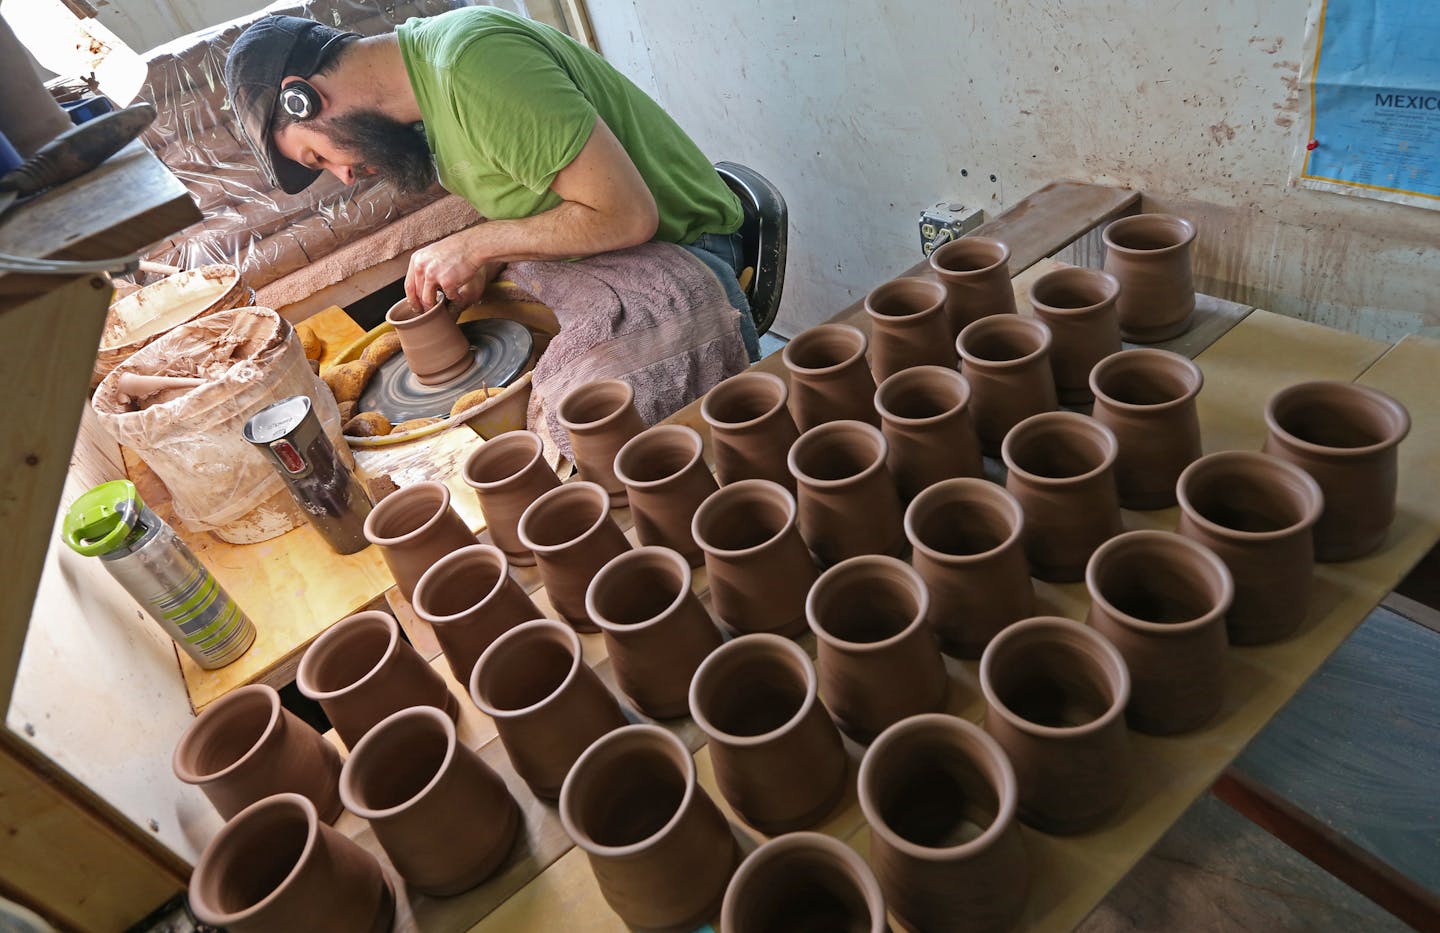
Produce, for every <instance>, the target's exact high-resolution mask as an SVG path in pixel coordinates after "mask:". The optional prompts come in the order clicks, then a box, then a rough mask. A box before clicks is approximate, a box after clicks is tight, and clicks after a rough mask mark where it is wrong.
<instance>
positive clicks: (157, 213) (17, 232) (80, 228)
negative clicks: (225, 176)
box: [0, 142, 200, 313]
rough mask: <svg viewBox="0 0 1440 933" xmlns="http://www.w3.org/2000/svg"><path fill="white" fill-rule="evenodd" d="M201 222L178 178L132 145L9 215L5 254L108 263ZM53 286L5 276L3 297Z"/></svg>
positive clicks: (0, 232)
mask: <svg viewBox="0 0 1440 933" xmlns="http://www.w3.org/2000/svg"><path fill="white" fill-rule="evenodd" d="M199 220H200V210H199V208H197V207H196V206H195V201H194V199H193V198H191V197H190V193H189V192H188V191H187V190H186V189H185V186H184V185H182V184H181V183H180V180H179V179H177V178H176V177H175V176H174V175H172V174H170V171H169V169H167V168H165V166H164V165H163V164H162V163H161V162H160V160H159V159H157V158H155V156H153V155H152V154H151V153H150V150H148V149H146V148H145V147H144V145H142V144H141V143H139V142H133V143H131V144H130V145H128V146H126V147H125V148H124V149H122V150H120V152H118V153H116V154H115V155H114V156H113V157H111V158H110V159H109V160H107V161H106V162H104V163H103V164H101V165H100V166H99V167H98V168H96V169H95V170H94V171H92V172H89V173H87V174H86V175H84V176H82V177H80V178H77V179H75V180H74V181H71V182H67V183H65V184H63V185H60V186H58V187H56V188H53V189H51V190H50V191H47V192H46V193H44V194H42V195H40V196H39V197H36V198H34V199H33V200H30V201H27V202H26V203H24V204H19V205H16V206H14V207H12V208H11V209H10V210H8V211H6V212H5V214H4V215H3V216H0V252H5V253H14V254H16V255H20V256H35V257H45V258H59V259H109V258H113V257H116V256H126V255H129V254H130V253H134V252H136V251H138V250H139V249H141V248H142V247H145V246H148V245H149V244H151V243H154V242H155V241H156V240H159V239H162V238H164V237H166V236H169V235H170V234H171V233H174V232H175V231H176V230H179V229H181V228H182V227H187V226H189V225H190V224H193V223H196V222H197V221H199ZM53 285H54V281H53V279H49V278H48V277H46V276H23V275H17V274H14V273H11V274H6V273H4V272H0V295H5V294H10V295H35V294H39V293H41V292H43V291H45V290H47V289H49V288H50V287H51V286H53ZM3 308H4V306H3V305H0V313H3Z"/></svg>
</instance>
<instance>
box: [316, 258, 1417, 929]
mask: <svg viewBox="0 0 1440 933" xmlns="http://www.w3.org/2000/svg"><path fill="white" fill-rule="evenodd" d="M1058 265H1060V263H1056V262H1050V261H1047V262H1043V263H1040V265H1038V266H1035V268H1034V269H1031V271H1030V272H1027V274H1024V275H1021V276H1017V279H1015V288H1017V294H1020V295H1024V294H1025V292H1027V289H1028V287H1030V284H1031V282H1032V281H1034V279H1035V278H1038V276H1040V275H1041V274H1044V272H1047V271H1050V269H1053V268H1058ZM1021 307H1024V302H1021ZM1250 311H1251V310H1250V308H1247V307H1244V305H1236V304H1233V302H1223V301H1217V299H1207V298H1204V297H1202V299H1201V315H1200V318H1198V320H1197V325H1195V328H1194V330H1192V331H1191V334H1189V335H1188V337H1187V338H1182V341H1184V340H1188V341H1189V343H1195V341H1197V340H1200V334H1208V337H1207V338H1214V337H1215V335H1218V334H1223V333H1225V331H1228V330H1231V328H1233V327H1234V325H1236V324H1237V323H1240V321H1243V320H1247V315H1250ZM1256 321H1257V324H1256V327H1254V328H1250V335H1247V337H1246V338H1243V340H1241V338H1238V337H1236V333H1234V331H1231V334H1233V340H1230V341H1223V343H1225V348H1221V347H1217V348H1215V351H1214V357H1215V359H1214V361H1208V363H1207V360H1208V357H1202V364H1204V366H1205V367H1207V374H1210V377H1211V379H1212V380H1218V382H1220V383H1221V384H1224V386H1228V387H1230V389H1228V390H1225V389H1221V390H1214V392H1211V390H1207V393H1208V395H1212V396H1214V399H1212V400H1214V402H1215V406H1214V407H1215V409H1218V410H1221V412H1223V410H1227V409H1228V405H1227V403H1228V402H1233V400H1234V399H1250V400H1251V403H1253V406H1251V407H1253V409H1254V412H1253V413H1251V418H1253V419H1259V406H1260V405H1261V403H1263V399H1264V397H1266V395H1267V393H1269V390H1270V387H1272V383H1273V386H1274V387H1279V386H1282V384H1289V383H1290V382H1296V380H1299V379H1306V377H1315V376H1335V377H1342V379H1349V377H1354V376H1355V374H1356V373H1359V371H1361V370H1364V369H1365V366H1367V364H1368V363H1369V361H1372V360H1374V359H1375V357H1377V356H1378V354H1380V353H1381V351H1382V350H1384V346H1382V344H1375V343H1372V341H1365V340H1362V338H1354V337H1349V335H1345V334H1338V333H1335V331H1328V330H1325V328H1320V327H1315V325H1310V324H1303V323H1297V321H1290V320H1287V318H1280V317H1277V315H1270V314H1266V312H1260V314H1259V317H1257V318H1256ZM1276 340H1283V341H1287V343H1289V344H1290V346H1302V347H1306V348H1308V353H1309V363H1302V364H1300V366H1297V367H1290V366H1286V364H1279V366H1270V367H1266V369H1263V370H1260V377H1261V380H1264V382H1256V380H1253V379H1251V380H1238V379H1236V377H1234V374H1233V370H1246V369H1248V367H1250V353H1251V347H1253V344H1254V343H1260V344H1263V346H1270V344H1272V343H1273V341H1276ZM1181 348H1182V350H1184V346H1182V347H1181ZM1230 357H1233V359H1230ZM1227 360H1228V361H1227ZM1207 393H1202V396H1201V397H1202V399H1205V397H1207ZM1207 402H1210V399H1207ZM696 407H697V406H690V407H688V409H685V410H683V412H680V413H677V415H675V418H674V420H683V422H687V423H693V425H696V426H697V429H700V431H701V432H704V425H703V422H700V420H698V418H697V415H696ZM1202 418H1205V419H1207V423H1210V406H1202ZM1212 433H1214V435H1215V438H1214V445H1212V446H1223V445H1227V443H1230V442H1231V441H1233V439H1234V438H1236V436H1238V435H1236V433H1231V432H1230V431H1228V425H1227V423H1225V422H1224V420H1221V422H1218V423H1217V425H1215V426H1214V428H1212ZM1175 517H1176V515H1175V511H1174V510H1169V511H1166V513H1151V514H1140V513H1126V521H1128V526H1129V527H1149V526H1153V527H1174V524H1175ZM615 518H616V521H619V523H621V524H622V526H628V524H629V517H628V514H626V513H625V510H619V511H616V513H615ZM1431 524H1434V523H1431ZM631 534H634V533H632V531H631ZM518 576H520V577H521V583H523V585H526V589H527V590H531V593H533V596H534V598H536V599H537V600H540V606H541V608H543V609H544V608H546V603H544V602H543V596H544V592H543V589H537V586H536V583H537V582H536V580H534V577H533V572H524V573H521V574H518ZM1397 576H1398V572H1397ZM694 586H696V590H697V592H698V593H701V596H703V598H704V596H706V595H707V593H706V590H707V586H706V574H704V570H700V572H697V573H696V582H694ZM1381 592H1382V589H1375V593H1377V596H1375V599H1378V593H1381ZM1037 593H1038V596H1040V609H1041V610H1043V612H1056V613H1060V615H1067V616H1071V618H1083V616H1084V610H1086V606H1087V596H1086V592H1084V587H1083V585H1066V586H1053V585H1045V583H1040V585H1038V586H1037ZM390 599H392V608H393V609H395V610H396V615H397V618H399V619H400V621H402V625H406V628H408V631H409V632H410V635H412V639H413V641H415V642H416V644H418V645H422V646H423V648H425V649H426V654H431V652H433V651H436V648H435V645H433V636H432V635H431V634H429V632H428V629H426V628H425V626H423V625H422V623H418V622H416V621H415V619H413V613H410V610H409V606H408V605H405V603H403V602H400V600H397V599H396V598H395V595H393V592H392V595H390ZM1322 609H1325V610H1323V612H1322ZM1316 612H1318V615H1323V616H1325V618H1326V619H1331V622H1329V626H1331V628H1329V629H1328V631H1329V634H1331V638H1329V641H1328V642H1325V644H1320V636H1319V635H1306V636H1305V638H1302V639H1299V641H1295V642H1287V646H1279V648H1282V649H1287V651H1289V652H1292V654H1293V652H1297V654H1299V661H1295V659H1289V658H1287V659H1286V661H1284V664H1283V665H1282V668H1280V670H1282V671H1283V672H1282V674H1273V672H1272V674H1269V675H1264V677H1254V675H1251V674H1248V672H1247V671H1250V668H1254V667H1256V664H1254V661H1251V659H1248V658H1238V659H1236V667H1234V668H1233V670H1231V674H1230V681H1231V695H1230V700H1228V703H1227V707H1225V711H1224V713H1223V714H1221V716H1220V717H1218V718H1217V721H1215V723H1214V724H1212V726H1211V727H1210V729H1207V730H1204V731H1202V733H1197V734H1195V739H1198V740H1197V742H1182V743H1179V744H1178V746H1176V740H1174V739H1171V740H1156V739H1146V737H1142V736H1136V737H1135V740H1136V746H1138V750H1136V757H1138V763H1136V769H1138V770H1140V772H1145V773H1148V775H1149V779H1148V780H1146V783H1145V788H1143V792H1136V793H1133V795H1132V798H1130V802H1129V805H1128V809H1126V812H1125V813H1123V815H1122V819H1120V821H1119V822H1116V824H1113V828H1112V829H1110V831H1109V832H1097V834H1090V837H1084V841H1081V839H1079V838H1077V839H1053V838H1048V837H1043V835H1040V834H1034V832H1030V831H1028V829H1027V831H1025V832H1027V838H1028V839H1034V841H1032V842H1031V848H1032V849H1034V855H1035V862H1037V871H1038V873H1041V874H1043V875H1045V878H1044V880H1043V881H1038V884H1040V885H1044V887H1045V888H1047V890H1048V891H1051V893H1053V894H1051V896H1048V897H1038V898H1035V901H1034V904H1032V906H1031V910H1032V914H1034V916H1032V919H1034V920H1035V923H1038V924H1043V926H1047V927H1056V929H1067V927H1068V926H1073V923H1074V921H1079V919H1080V917H1083V916H1084V913H1087V911H1089V910H1090V907H1093V906H1094V903H1097V900H1099V898H1100V897H1103V894H1104V893H1106V891H1107V890H1109V888H1110V887H1113V884H1115V883H1116V881H1117V880H1119V878H1120V877H1123V874H1125V873H1126V871H1128V870H1129V867H1130V865H1132V864H1133V862H1135V861H1136V860H1139V857H1140V855H1143V852H1145V851H1146V849H1148V848H1149V845H1152V844H1153V841H1155V839H1158V838H1159V835H1161V834H1164V831H1165V829H1166V828H1168V826H1169V825H1171V824H1172V822H1174V821H1175V819H1178V816H1179V815H1181V813H1182V812H1184V809H1185V808H1187V806H1188V803H1189V802H1191V801H1194V798H1195V796H1198V795H1200V793H1202V792H1204V790H1205V788H1208V785H1210V782H1211V778H1212V776H1214V775H1217V773H1218V772H1220V770H1221V769H1223V767H1224V765H1225V763H1228V760H1230V759H1231V757H1233V756H1234V754H1236V753H1238V750H1240V749H1241V747H1243V744H1244V742H1247V740H1248V737H1250V736H1251V734H1253V733H1254V731H1256V730H1259V729H1260V726H1261V724H1263V723H1264V721H1266V720H1267V718H1269V717H1270V716H1272V714H1273V711H1274V710H1276V708H1279V706H1280V704H1282V703H1283V701H1284V700H1286V698H1287V697H1289V695H1290V694H1293V691H1295V690H1296V688H1297V687H1299V684H1300V682H1302V681H1303V674H1308V670H1306V668H1305V664H1306V662H1312V664H1310V670H1313V667H1315V665H1318V664H1319V659H1322V658H1323V657H1325V655H1328V654H1329V651H1332V649H1333V646H1335V645H1336V644H1339V641H1341V639H1342V638H1344V634H1348V632H1349V629H1351V628H1354V623H1355V622H1358V619H1359V618H1362V616H1364V615H1365V609H1361V610H1358V612H1355V613H1349V615H1352V616H1354V618H1352V621H1346V618H1348V616H1346V615H1345V613H1339V612H1335V610H1329V609H1328V606H1325V608H1322V606H1320V603H1319V602H1318V605H1316ZM1312 625H1313V628H1316V629H1319V628H1320V625H1319V623H1318V622H1315V623H1312ZM582 642H583V644H585V651H586V659H588V661H589V662H590V664H592V665H593V667H595V668H596V670H598V671H599V672H600V675H602V678H605V680H608V681H609V682H611V684H612V687H613V681H612V680H611V674H609V664H608V661H606V659H605V655H603V651H605V648H603V641H602V639H599V638H598V636H595V635H585V636H582ZM801 644H804V645H805V646H806V648H808V649H809V651H811V652H814V639H812V638H809V636H806V638H804V639H801ZM1246 651H1254V649H1246ZM432 657H433V655H432ZM432 664H433V665H435V668H436V670H438V671H439V672H441V674H442V675H444V677H445V678H446V681H448V682H449V685H451V690H452V691H454V693H456V695H459V697H462V698H465V691H464V688H462V687H461V685H459V684H456V682H455V681H454V678H452V677H451V674H449V670H448V665H446V664H445V661H444V658H438V657H435V658H433V661H432ZM1266 664H1269V658H1266V659H1264V662H1263V664H1261V665H1259V667H1260V668H1261V674H1264V670H1266V667H1264V665H1266ZM948 667H949V670H950V675H952V695H950V707H949V708H950V711H952V713H955V714H958V716H965V717H968V718H971V720H976V721H978V720H979V717H981V714H982V711H984V706H982V701H981V694H979V685H978V680H976V671H975V667H976V665H975V664H968V662H958V661H953V659H949V661H948ZM1292 671H1295V672H1299V674H1297V675H1287V674H1289V672H1292ZM628 711H629V716H631V718H634V720H641V721H644V718H645V717H642V716H639V714H638V713H635V711H634V710H632V708H629V710H628ZM665 724H667V726H670V727H671V729H675V730H677V731H678V733H680V734H681V737H683V739H685V740H687V743H688V746H690V747H691V749H696V760H697V766H698V772H700V780H701V783H703V785H704V786H706V788H707V790H708V792H710V793H711V796H713V798H714V799H716V801H717V803H719V805H720V806H721V809H724V811H726V813H727V816H730V819H732V825H733V826H734V828H736V831H737V834H739V835H740V837H742V839H743V844H744V845H746V847H753V845H755V844H757V841H759V838H760V837H759V835H757V834H755V831H752V829H749V828H747V826H744V825H743V824H742V822H740V821H739V819H736V818H734V813H733V812H732V811H730V809H729V806H727V805H726V803H724V801H723V798H721V796H720V795H719V790H717V788H716V785H714V776H713V769H711V767H710V762H708V754H707V752H706V749H704V747H703V746H701V744H698V740H700V737H698V736H697V734H696V733H694V727H693V724H691V723H690V721H688V720H677V721H671V723H665ZM461 736H462V739H464V740H465V742H467V743H468V744H471V747H477V749H481V753H482V756H484V757H485V759H487V760H488V762H490V763H491V765H492V766H494V767H495V769H497V770H498V772H500V773H501V775H503V776H504V778H505V780H507V782H508V783H510V786H511V789H513V792H514V795H516V798H517V799H518V801H520V802H521V809H523V812H524V813H526V822H524V826H526V829H524V841H521V842H520V844H518V845H517V848H516V851H514V854H513V857H511V860H510V861H508V862H507V865H505V867H504V868H503V870H501V871H500V873H498V874H497V875H495V877H494V878H492V880H491V881H488V883H485V884H484V885H481V887H478V888H475V890H472V891H469V893H467V894H461V896H458V897H454V898H428V897H416V898H413V900H410V898H409V897H408V896H406V894H405V893H403V885H402V887H400V890H402V901H400V914H399V919H400V921H399V924H397V930H426V932H431V930H465V929H471V926H472V924H474V921H475V920H477V919H478V917H485V919H484V920H482V921H481V923H480V924H478V926H475V927H474V929H484V930H490V929H495V930H549V929H567V930H569V929H583V930H590V929H595V930H611V929H624V927H622V924H621V923H619V920H618V919H616V917H615V916H613V913H611V911H609V909H608V907H606V906H605V903H603V900H602V897H600V894H599V890H598V887H596V885H595V881H593V877H592V875H590V870H589V865H588V862H586V860H585V855H583V852H580V851H579V849H575V848H573V847H572V844H570V841H569V839H567V838H566V835H564V834H563V831H562V829H560V828H559V821H557V818H556V813H554V808H553V806H550V805H544V803H540V802H537V801H536V799H534V798H533V796H531V795H530V793H528V790H527V789H526V788H524V786H523V783H521V782H518V780H517V778H516V775H514V772H513V769H511V767H510V763H508V760H507V759H505V756H504V752H503V747H501V746H500V744H498V743H497V742H495V739H494V736H495V731H494V724H492V723H491V721H490V720H488V718H485V717H484V716H481V714H480V713H478V710H475V707H474V706H472V704H469V703H462V720H461ZM847 747H848V749H850V753H851V759H852V763H855V762H858V757H860V754H861V753H863V750H861V749H860V747H858V746H855V744H852V743H847ZM1176 747H1178V752H1176ZM340 826H341V828H343V829H346V831H347V832H350V834H351V835H354V838H357V839H359V841H360V842H361V844H363V845H366V847H367V848H369V849H370V851H373V852H374V854H376V855H377V857H380V860H382V861H383V862H384V864H386V867H387V870H389V862H387V861H386V858H384V855H383V851H382V849H380V848H379V844H377V842H376V839H374V837H373V834H372V832H370V831H369V828H367V826H366V824H364V822H363V821H359V819H356V818H351V816H348V815H347V816H344V818H341V822H340ZM819 829H821V831H825V832H829V834H832V835H837V837H840V838H845V839H848V841H850V842H851V844H852V845H855V847H857V848H860V849H861V851H864V849H865V845H867V844H868V829H865V826H864V821H863V819H861V815H860V811H858V806H857V803H855V801H854V790H852V789H851V792H850V796H848V798H847V801H845V803H842V805H841V806H840V808H838V809H837V811H835V812H834V813H832V815H831V816H829V819H828V821H827V822H825V824H824V825H822V826H819ZM1092 847H1093V848H1096V852H1092V851H1090V849H1092ZM1096 854H1099V857H1096ZM1051 875H1056V877H1067V878H1071V881H1070V883H1068V884H1064V883H1060V884H1057V883H1056V881H1054V880H1053V878H1051ZM392 877H393V874H392ZM527 878H528V883H526V880H527ZM517 888H518V890H517ZM487 913H488V916H487Z"/></svg>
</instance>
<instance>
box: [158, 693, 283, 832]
mask: <svg viewBox="0 0 1440 933" xmlns="http://www.w3.org/2000/svg"><path fill="white" fill-rule="evenodd" d="M253 696H263V697H265V699H266V702H267V703H268V704H269V706H270V718H269V719H268V720H267V721H266V723H265V727H264V728H263V729H261V730H260V733H259V735H257V736H256V738H255V741H254V742H253V743H251V745H250V747H249V748H247V749H245V751H244V752H242V753H241V754H240V755H239V756H238V757H237V758H236V759H235V760H234V761H232V762H230V764H228V765H226V766H225V767H223V768H221V769H220V770H218V771H210V772H206V773H203V774H202V773H201V772H199V771H196V770H195V769H194V768H192V767H190V761H189V758H190V755H189V754H188V753H189V752H190V751H192V748H191V746H192V745H193V744H194V743H195V742H197V741H199V739H198V735H200V734H202V733H203V732H205V731H206V729H207V727H206V726H204V725H202V723H205V721H206V719H207V718H208V717H212V716H216V715H219V714H221V712H222V711H224V710H227V709H228V708H230V707H232V706H239V705H240V704H242V703H248V702H252V701H251V700H250V697H253ZM284 709H285V708H284V706H283V705H281V703H280V694H279V693H277V692H276V691H275V688H274V687H271V686H269V685H268V684H246V685H245V686H243V687H238V688H236V689H234V690H231V691H230V692H229V693H227V694H225V695H224V696H223V697H221V698H220V699H218V700H216V701H215V702H214V703H211V704H210V705H209V706H208V707H206V709H205V710H204V711H203V712H201V714H200V715H199V716H196V717H195V720H194V721H193V722H191V723H190V724H189V725H188V726H186V727H185V731H184V732H183V733H181V735H180V741H179V742H177V743H175V751H174V752H172V753H171V755H170V768H171V770H172V771H174V772H175V776H176V777H178V778H179V779H180V780H182V781H184V782H185V783H186V784H195V785H199V784H209V783H211V782H213V781H217V780H219V779H220V778H223V777H228V776H229V775H231V774H233V773H234V772H235V771H236V770H238V769H239V768H240V767H241V766H242V765H245V764H247V763H248V762H249V761H250V758H251V756H252V755H254V754H255V749H257V748H259V747H260V746H261V745H263V744H265V742H266V741H267V740H268V739H269V738H270V737H271V736H272V735H274V734H275V730H276V729H278V728H279V726H280V718H281V717H282V716H283V715H284ZM231 819H232V820H233V819H234V817H232V818H231Z"/></svg>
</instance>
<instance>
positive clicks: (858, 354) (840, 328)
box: [780, 324, 870, 378]
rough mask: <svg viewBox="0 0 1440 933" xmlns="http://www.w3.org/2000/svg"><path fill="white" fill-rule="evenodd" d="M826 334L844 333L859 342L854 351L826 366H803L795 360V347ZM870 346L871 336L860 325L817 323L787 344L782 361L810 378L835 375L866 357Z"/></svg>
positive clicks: (786, 366)
mask: <svg viewBox="0 0 1440 933" xmlns="http://www.w3.org/2000/svg"><path fill="white" fill-rule="evenodd" d="M826 334H844V335H845V336H846V337H849V338H851V340H852V341H854V342H856V344H857V345H856V348H855V350H854V352H852V353H851V354H850V355H849V356H847V357H846V358H845V359H843V360H840V361H839V362H837V363H827V364H826V365H824V366H801V365H800V364H799V363H797V362H795V354H796V352H798V351H796V349H795V347H797V346H799V347H802V348H803V347H805V345H806V344H807V343H813V342H814V341H816V340H818V339H819V338H820V337H822V336H824V335H826ZM869 348H870V338H869V337H866V336H865V332H864V331H863V330H861V329H860V328H858V327H852V326H851V325H849V324H817V325H816V326H814V327H810V328H807V329H805V330H802V331H801V332H800V333H798V334H796V335H795V336H794V337H792V338H791V339H790V342H789V343H787V344H785V348H784V349H783V350H781V351H780V361H781V362H782V363H784V364H785V368H786V369H788V370H790V371H791V372H794V373H798V374H800V375H803V376H807V377H809V378H817V377H821V376H830V375H834V374H835V373H838V372H841V371H842V370H844V369H845V368H847V367H849V366H853V365H854V364H855V361H856V360H863V359H865V351H866V350H868V349H869Z"/></svg>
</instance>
